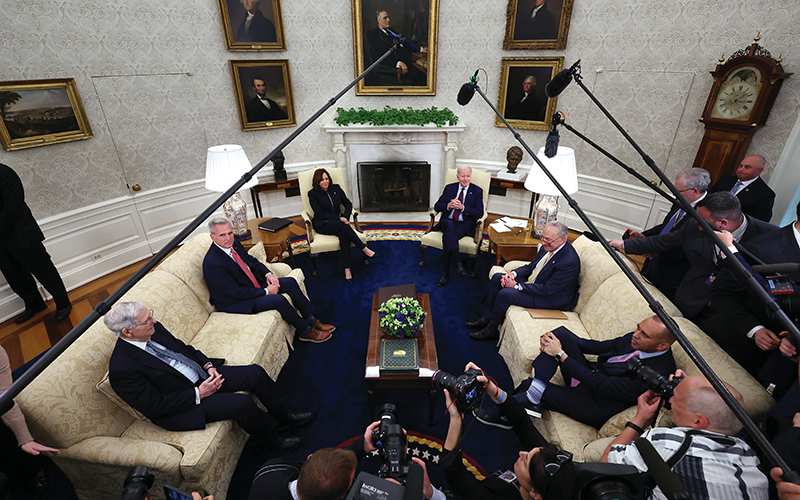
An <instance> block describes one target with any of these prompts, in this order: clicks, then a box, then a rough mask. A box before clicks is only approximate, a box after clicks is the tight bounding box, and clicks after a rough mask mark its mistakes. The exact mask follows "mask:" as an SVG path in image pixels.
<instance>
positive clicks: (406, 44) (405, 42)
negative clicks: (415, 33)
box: [386, 29, 419, 52]
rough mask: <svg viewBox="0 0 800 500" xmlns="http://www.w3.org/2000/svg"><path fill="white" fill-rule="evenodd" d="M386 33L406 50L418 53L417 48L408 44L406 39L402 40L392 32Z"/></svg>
mask: <svg viewBox="0 0 800 500" xmlns="http://www.w3.org/2000/svg"><path fill="white" fill-rule="evenodd" d="M386 31H388V32H389V34H390V35H392V36H393V37H394V38H395V39H396V40H400V45H401V46H403V47H405V48H406V49H408V50H410V51H411V52H419V47H417V46H416V45H414V44H413V43H411V42H409V41H408V39H407V38H403V37H402V36H400V35H398V34H397V33H395V32H394V31H392V30H390V29H387V30H386Z"/></svg>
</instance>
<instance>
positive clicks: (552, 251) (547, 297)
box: [466, 222, 581, 340]
mask: <svg viewBox="0 0 800 500" xmlns="http://www.w3.org/2000/svg"><path fill="white" fill-rule="evenodd" d="M567 234H568V230H567V226H565V225H564V224H562V223H560V222H556V223H553V224H550V225H548V226H547V227H545V228H544V230H543V231H542V246H541V248H539V252H538V253H537V254H536V257H535V258H534V259H533V261H532V262H531V263H530V264H528V265H526V266H522V267H519V268H517V269H514V270H513V271H511V272H510V273H508V274H499V273H498V274H495V275H494V276H492V279H491V280H490V281H489V287H488V288H487V289H486V293H485V294H484V295H483V299H482V300H481V302H482V303H483V304H484V305H485V306H486V313H485V314H484V315H483V317H482V318H480V319H479V320H477V321H470V322H468V323H467V324H466V326H467V327H468V328H480V327H483V330H480V331H478V332H472V333H470V334H469V336H470V338H473V339H475V340H484V339H491V338H497V337H498V336H499V335H500V334H499V332H498V329H497V327H498V326H499V325H500V324H501V323H502V322H503V319H504V318H505V317H506V311H507V310H508V308H509V306H512V305H515V306H522V307H531V308H536V309H558V310H566V309H572V308H573V307H575V304H577V303H578V277H579V275H580V274H581V259H580V257H578V253H577V252H575V249H574V248H572V245H571V244H570V243H569V242H568V241H567Z"/></svg>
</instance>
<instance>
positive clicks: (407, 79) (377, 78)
mask: <svg viewBox="0 0 800 500" xmlns="http://www.w3.org/2000/svg"><path fill="white" fill-rule="evenodd" d="M375 17H376V20H377V22H378V25H377V26H376V27H375V28H374V29H371V30H369V31H367V33H366V35H365V39H366V40H365V41H366V44H365V47H364V64H365V66H370V65H372V64H373V63H374V62H375V61H377V60H378V59H379V58H380V57H381V56H382V55H383V54H385V53H386V51H387V50H389V49H390V48H392V46H394V37H393V36H392V35H391V33H389V25H390V22H391V21H390V19H389V13H388V12H386V11H385V10H380V9H379V10H378V11H377V12H375ZM365 83H366V84H367V85H373V86H374V85H388V86H396V85H409V86H413V85H422V86H424V85H427V83H428V76H427V75H426V74H425V73H423V72H422V71H420V70H419V69H418V68H417V67H416V66H414V61H413V57H412V56H411V52H410V51H409V50H408V49H406V48H405V47H398V49H397V50H396V51H395V52H394V53H393V54H391V55H389V57H387V58H386V59H384V60H383V61H381V63H380V64H379V65H378V67H377V68H375V69H374V70H372V72H371V73H370V74H369V75H367V76H366V77H365Z"/></svg>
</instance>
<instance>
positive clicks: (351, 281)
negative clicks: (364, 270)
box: [344, 278, 353, 285]
mask: <svg viewBox="0 0 800 500" xmlns="http://www.w3.org/2000/svg"><path fill="white" fill-rule="evenodd" d="M344 280H345V281H346V282H348V283H350V284H351V285H352V284H353V278H345V279H344Z"/></svg>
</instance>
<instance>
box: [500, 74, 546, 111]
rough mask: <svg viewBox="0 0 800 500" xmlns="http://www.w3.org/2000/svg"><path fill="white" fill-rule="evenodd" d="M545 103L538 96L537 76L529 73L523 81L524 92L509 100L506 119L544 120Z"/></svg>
mask: <svg viewBox="0 0 800 500" xmlns="http://www.w3.org/2000/svg"><path fill="white" fill-rule="evenodd" d="M544 107H545V106H544V104H543V103H542V100H541V99H539V97H537V96H536V77H535V76H533V75H529V76H527V77H526V78H525V80H524V81H523V82H522V93H520V94H517V95H516V97H514V98H511V99H509V100H508V103H507V104H506V113H505V115H504V116H505V117H506V120H529V121H535V122H541V121H544Z"/></svg>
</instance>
